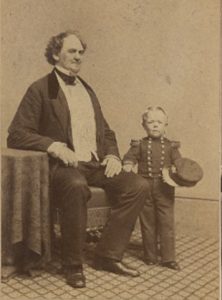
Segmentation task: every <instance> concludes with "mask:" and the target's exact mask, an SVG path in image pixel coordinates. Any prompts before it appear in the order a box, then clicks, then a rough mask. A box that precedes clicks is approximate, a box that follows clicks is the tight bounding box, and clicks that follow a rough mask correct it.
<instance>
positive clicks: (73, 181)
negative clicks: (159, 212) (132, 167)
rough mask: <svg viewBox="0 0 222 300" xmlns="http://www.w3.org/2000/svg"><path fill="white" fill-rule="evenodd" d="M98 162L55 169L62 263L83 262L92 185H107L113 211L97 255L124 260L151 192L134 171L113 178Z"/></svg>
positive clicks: (55, 192) (53, 184)
mask: <svg viewBox="0 0 222 300" xmlns="http://www.w3.org/2000/svg"><path fill="white" fill-rule="evenodd" d="M104 170H105V168H104V167H102V166H100V164H99V163H97V162H89V163H84V162H80V163H79V166H78V168H73V167H65V166H61V165H60V166H57V167H56V168H54V169H53V171H52V172H51V187H52V191H53V199H54V200H53V201H54V203H53V205H55V206H56V207H58V208H59V210H60V219H61V221H60V222H61V237H62V263H63V265H64V266H70V265H79V264H82V263H83V252H84V245H85V238H86V237H85V233H86V225H87V201H89V200H90V197H91V194H90V189H89V185H90V186H97V187H101V188H104V189H105V191H106V192H107V193H108V195H109V196H110V197H109V198H110V199H111V206H112V209H111V213H110V217H109V219H108V221H107V224H106V225H105V227H104V230H103V233H102V236H101V239H100V241H99V242H98V244H97V247H96V254H97V255H99V256H102V257H107V258H111V259H115V260H121V259H122V256H123V253H124V251H125V249H126V247H127V244H128V242H129V239H130V236H131V233H132V231H133V229H134V226H135V222H136V219H137V217H138V215H139V213H140V211H141V210H142V208H143V206H144V202H145V199H146V197H147V194H148V193H149V186H148V182H147V180H145V179H144V178H142V177H140V176H138V175H136V174H134V173H133V172H130V173H126V172H123V171H122V172H121V173H120V174H119V175H116V176H114V177H112V178H107V177H106V176H105V175H104Z"/></svg>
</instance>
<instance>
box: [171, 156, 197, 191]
mask: <svg viewBox="0 0 222 300" xmlns="http://www.w3.org/2000/svg"><path fill="white" fill-rule="evenodd" d="M174 166H175V167H174V168H171V169H170V170H169V175H170V178H171V179H173V181H175V182H176V183H177V184H178V185H179V186H187V187H191V186H194V185H195V184H197V182H198V181H200V180H201V179H202V177H203V170H202V168H201V167H200V165H199V164H198V163H197V162H195V161H194V160H192V159H189V158H178V159H176V160H175V162H174Z"/></svg>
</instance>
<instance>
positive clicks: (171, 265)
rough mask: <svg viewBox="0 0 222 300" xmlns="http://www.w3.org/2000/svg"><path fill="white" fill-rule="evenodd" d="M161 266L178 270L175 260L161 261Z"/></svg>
mask: <svg viewBox="0 0 222 300" xmlns="http://www.w3.org/2000/svg"><path fill="white" fill-rule="evenodd" d="M161 266H162V267H166V268H169V269H172V270H175V271H180V266H179V265H178V263H177V262H175V261H167V262H163V263H161Z"/></svg>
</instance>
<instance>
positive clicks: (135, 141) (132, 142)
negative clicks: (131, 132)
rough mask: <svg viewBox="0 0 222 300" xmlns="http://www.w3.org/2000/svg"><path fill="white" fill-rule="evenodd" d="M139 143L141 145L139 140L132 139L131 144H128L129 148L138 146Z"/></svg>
mask: <svg viewBox="0 0 222 300" xmlns="http://www.w3.org/2000/svg"><path fill="white" fill-rule="evenodd" d="M140 143H141V140H134V139H132V140H131V142H130V146H132V147H136V146H139V145H140Z"/></svg>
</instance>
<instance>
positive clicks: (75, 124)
mask: <svg viewBox="0 0 222 300" xmlns="http://www.w3.org/2000/svg"><path fill="white" fill-rule="evenodd" d="M56 68H58V70H60V71H61V72H63V73H66V74H67V72H65V70H64V69H63V68H61V67H58V66H56ZM56 76H57V79H58V82H59V85H60V87H61V89H62V90H63V92H64V94H65V96H66V100H67V102H68V106H69V110H70V115H71V127H72V138H73V143H74V147H75V153H76V155H77V158H78V160H79V161H90V160H91V153H93V154H94V156H95V157H96V158H97V159H98V156H97V144H96V121H95V113H94V109H93V106H92V102H91V99H90V96H89V94H88V92H87V90H86V89H85V87H84V86H83V84H82V83H81V81H80V80H79V79H78V78H76V81H75V82H76V84H75V85H66V84H65V82H64V81H63V80H62V78H61V77H60V76H59V75H58V74H57V73H56ZM98 160H99V159H98Z"/></svg>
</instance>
